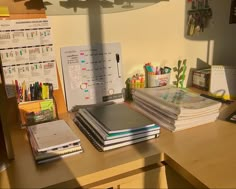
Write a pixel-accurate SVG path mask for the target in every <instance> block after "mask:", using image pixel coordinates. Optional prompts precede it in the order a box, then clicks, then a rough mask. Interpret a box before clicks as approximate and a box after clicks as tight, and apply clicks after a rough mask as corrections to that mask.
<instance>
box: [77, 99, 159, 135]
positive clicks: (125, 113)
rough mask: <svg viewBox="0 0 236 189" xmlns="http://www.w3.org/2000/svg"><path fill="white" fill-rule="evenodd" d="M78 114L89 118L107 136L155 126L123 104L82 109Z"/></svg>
mask: <svg viewBox="0 0 236 189" xmlns="http://www.w3.org/2000/svg"><path fill="white" fill-rule="evenodd" d="M79 113H84V114H86V115H88V116H90V118H92V119H93V121H95V122H97V124H99V126H100V127H101V129H103V130H104V131H105V132H106V133H109V134H111V133H117V132H124V131H134V130H137V129H140V128H149V127H152V126H154V125H155V124H154V123H153V122H152V121H151V120H150V119H148V118H147V117H145V116H143V115H142V114H140V113H139V112H137V111H135V110H133V109H132V108H130V107H128V105H125V104H124V103H121V104H111V105H104V106H93V107H88V108H84V109H83V108H82V109H80V110H79Z"/></svg>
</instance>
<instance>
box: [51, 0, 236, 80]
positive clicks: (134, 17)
mask: <svg viewBox="0 0 236 189" xmlns="http://www.w3.org/2000/svg"><path fill="white" fill-rule="evenodd" d="M186 2H187V0H170V1H163V2H160V3H157V4H155V5H153V6H149V7H146V8H142V9H138V10H133V11H127V12H121V13H112V14H103V15H101V17H95V18H94V19H95V21H94V23H96V24H95V25H94V26H93V29H96V27H97V28H98V30H99V27H101V28H102V41H103V42H104V43H109V42H120V43H121V47H122V61H123V75H124V79H126V78H128V77H131V76H132V75H133V74H135V73H137V72H143V68H142V67H143V64H144V63H146V62H149V61H151V62H153V63H158V64H160V65H162V66H169V67H173V66H175V65H176V63H177V61H178V59H187V64H188V71H189V70H190V68H196V64H197V59H200V60H202V61H204V62H208V63H209V64H215V63H216V64H224V63H226V62H227V63H231V64H233V63H236V53H235V52H234V51H235V42H236V39H235V33H236V24H232V25H229V24H228V23H229V11H230V2H231V0H209V3H210V5H211V6H212V8H213V19H212V20H211V22H210V25H209V29H206V30H205V32H204V33H202V34H201V35H200V36H196V37H193V38H189V37H186V36H185V33H186V32H185V30H186V25H185V23H186V7H187V5H186ZM92 16H94V15H92ZM50 18H51V20H52V27H53V34H54V35H53V36H54V44H55V47H56V58H57V62H58V67H59V71H60V74H61V66H60V64H61V62H60V48H61V47H63V46H70V45H88V44H90V35H89V31H90V30H89V25H88V15H71V16H50ZM99 18H100V19H101V20H99ZM100 21H101V23H100ZM95 35H96V34H95ZM95 35H93V41H96V40H98V41H97V42H100V41H99V36H95ZM233 36H234V37H233ZM209 40H211V41H210V42H211V43H210V44H211V46H210V52H208V49H209V48H208V42H209ZM233 41H234V42H233ZM212 44H213V45H214V46H213V45H212ZM224 60H226V61H224ZM61 78H62V77H61ZM173 79H174V74H172V80H173Z"/></svg>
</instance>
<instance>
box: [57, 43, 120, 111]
mask: <svg viewBox="0 0 236 189" xmlns="http://www.w3.org/2000/svg"><path fill="white" fill-rule="evenodd" d="M61 60H62V70H63V79H64V85H65V96H66V103H67V109H68V110H69V111H70V110H71V109H72V108H73V107H74V106H77V105H78V106H80V105H91V104H98V103H104V102H107V101H115V102H121V101H123V95H122V89H123V85H122V83H123V82H122V81H123V80H122V75H121V67H122V63H121V47H120V44H119V43H108V44H97V45H93V46H70V47H63V48H61Z"/></svg>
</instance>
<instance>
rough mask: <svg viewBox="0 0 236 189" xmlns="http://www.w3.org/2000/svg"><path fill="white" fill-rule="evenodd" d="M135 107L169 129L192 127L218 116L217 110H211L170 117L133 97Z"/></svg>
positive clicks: (211, 120) (177, 129) (178, 129)
mask: <svg viewBox="0 0 236 189" xmlns="http://www.w3.org/2000/svg"><path fill="white" fill-rule="evenodd" d="M134 100H135V107H136V108H137V110H139V111H140V112H142V113H143V114H144V115H146V116H147V117H149V118H150V119H152V120H153V121H154V122H155V123H157V124H159V125H160V126H163V127H165V128H167V129H169V130H171V131H180V130H183V129H187V128H192V127H195V126H198V125H202V124H205V123H209V122H213V121H215V120H216V119H217V118H218V116H219V111H218V110H212V111H209V112H207V113H203V114H201V115H200V114H198V115H192V116H185V117H183V116H179V117H177V118H173V117H171V116H170V115H169V114H168V113H167V112H163V111H162V110H160V109H158V108H156V107H154V106H152V105H150V104H149V103H146V102H144V101H143V100H140V99H138V98H134Z"/></svg>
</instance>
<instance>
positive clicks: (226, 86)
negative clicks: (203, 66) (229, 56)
mask: <svg viewBox="0 0 236 189" xmlns="http://www.w3.org/2000/svg"><path fill="white" fill-rule="evenodd" d="M235 80H236V67H235V66H223V65H212V66H211V79H210V93H211V94H212V95H213V96H216V97H221V98H224V99H236V85H235Z"/></svg>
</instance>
